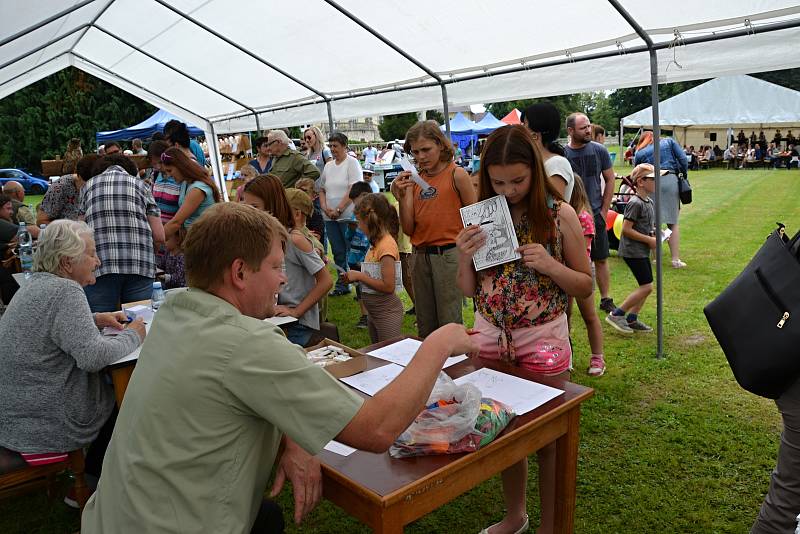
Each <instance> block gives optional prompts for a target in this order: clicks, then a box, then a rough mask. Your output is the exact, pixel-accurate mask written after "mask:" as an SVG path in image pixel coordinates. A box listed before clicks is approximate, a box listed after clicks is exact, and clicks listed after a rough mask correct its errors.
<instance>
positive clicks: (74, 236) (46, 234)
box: [33, 219, 93, 274]
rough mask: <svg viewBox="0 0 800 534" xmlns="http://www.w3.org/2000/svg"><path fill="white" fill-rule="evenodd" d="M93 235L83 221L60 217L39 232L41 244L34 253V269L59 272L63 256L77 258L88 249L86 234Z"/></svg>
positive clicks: (71, 258)
mask: <svg viewBox="0 0 800 534" xmlns="http://www.w3.org/2000/svg"><path fill="white" fill-rule="evenodd" d="M87 235H88V236H91V235H93V232H92V229H91V228H89V225H88V224H86V223H85V222H83V221H70V220H69V219H59V220H57V221H53V222H52V223H50V224H49V225H47V227H46V228H45V229H44V230H43V231H42V232H40V233H39V246H38V247H37V248H36V252H35V253H34V255H33V270H34V271H38V272H45V273H52V274H59V270H60V263H61V258H69V259H70V260H77V259H78V258H80V257H81V255H82V254H83V253H84V252H85V251H86V242H85V241H84V240H83V237H84V236H87Z"/></svg>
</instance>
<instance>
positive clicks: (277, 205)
mask: <svg viewBox="0 0 800 534" xmlns="http://www.w3.org/2000/svg"><path fill="white" fill-rule="evenodd" d="M244 192H245V193H250V194H251V195H255V196H257V197H258V198H260V199H261V201H262V202H263V203H264V209H265V210H266V211H267V212H269V214H270V215H272V216H273V217H275V218H276V219H278V220H279V221H280V223H281V224H282V225H283V227H284V228H286V229H287V230H292V229H293V228H294V218H293V217H292V207H291V206H290V205H289V200H288V199H287V198H286V190H285V189H284V188H283V182H281V179H280V178H278V177H277V176H275V175H274V174H260V175H258V176H256V177H255V178H253V179H252V180H250V181H249V182H248V183H247V185H246V186H244Z"/></svg>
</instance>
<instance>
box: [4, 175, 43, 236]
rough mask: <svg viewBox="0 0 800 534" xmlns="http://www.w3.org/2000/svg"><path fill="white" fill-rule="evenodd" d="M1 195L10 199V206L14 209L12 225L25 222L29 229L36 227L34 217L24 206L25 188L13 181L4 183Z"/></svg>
mask: <svg viewBox="0 0 800 534" xmlns="http://www.w3.org/2000/svg"><path fill="white" fill-rule="evenodd" d="M3 193H4V194H6V195H8V196H10V197H11V204H12V206H13V207H14V213H13V214H12V215H11V219H12V221H13V222H14V224H19V223H20V222H22V221H25V224H27V225H28V226H29V227H30V226H36V216H35V215H34V214H33V212H32V211H31V209H30V208H29V207H28V206H26V205H25V188H24V187H22V184H21V183H19V182H15V181H13V180H11V181H9V182H6V183H5V184H4V185H3Z"/></svg>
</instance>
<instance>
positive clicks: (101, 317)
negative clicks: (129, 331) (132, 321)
mask: <svg viewBox="0 0 800 534" xmlns="http://www.w3.org/2000/svg"><path fill="white" fill-rule="evenodd" d="M127 322H128V316H127V315H125V312H122V311H117V312H99V313H96V314H95V315H94V324H96V325H97V327H98V328H105V327H106V326H110V327H111V328H116V329H117V330H122V329H123V328H125V324H124V323H127Z"/></svg>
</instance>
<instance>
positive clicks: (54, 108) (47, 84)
mask: <svg viewBox="0 0 800 534" xmlns="http://www.w3.org/2000/svg"><path fill="white" fill-rule="evenodd" d="M154 112H155V108H154V107H153V106H151V105H150V104H148V103H146V102H144V101H142V100H140V99H138V98H136V97H135V96H133V95H131V94H129V93H126V92H125V91H123V90H121V89H118V88H117V87H115V86H113V85H111V84H108V83H106V82H104V81H102V80H100V79H97V78H94V77H93V76H90V75H89V74H86V73H85V72H83V71H80V70H78V69H75V68H72V67H70V68H67V69H65V70H62V71H60V72H57V73H55V74H53V75H51V76H48V77H47V78H44V79H42V80H39V81H38V82H36V83H34V84H31V85H29V86H28V87H25V88H24V89H21V90H20V91H17V92H16V93H14V94H12V95H9V96H8V97H6V98H5V99H3V100H0V166H3V167H23V168H27V169H30V170H33V171H39V170H40V168H41V163H40V161H41V160H42V159H53V158H55V157H56V156H61V155H62V154H63V153H64V150H65V148H66V146H67V141H69V139H70V138H72V137H77V138H79V139H80V140H81V142H82V143H81V144H82V146H83V150H84V152H90V151H92V150H94V147H95V146H96V142H95V137H94V135H95V133H96V132H98V131H104V130H116V129H119V128H124V127H126V126H129V125H131V124H135V123H137V122H141V121H142V120H144V119H145V118H147V117H148V116H149V115H152V114H153V113H154Z"/></svg>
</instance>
